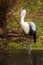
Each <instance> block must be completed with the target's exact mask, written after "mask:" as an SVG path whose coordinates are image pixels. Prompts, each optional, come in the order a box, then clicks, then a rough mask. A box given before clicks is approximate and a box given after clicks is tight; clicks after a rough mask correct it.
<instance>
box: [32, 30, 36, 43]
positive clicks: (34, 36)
mask: <svg viewBox="0 0 43 65" xmlns="http://www.w3.org/2000/svg"><path fill="white" fill-rule="evenodd" d="M33 39H34V43H36V31H34V35H33Z"/></svg>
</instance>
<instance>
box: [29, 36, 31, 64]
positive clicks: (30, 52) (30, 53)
mask: <svg viewBox="0 0 43 65" xmlns="http://www.w3.org/2000/svg"><path fill="white" fill-rule="evenodd" d="M29 59H30V63H31V64H32V59H31V37H30V40H29Z"/></svg>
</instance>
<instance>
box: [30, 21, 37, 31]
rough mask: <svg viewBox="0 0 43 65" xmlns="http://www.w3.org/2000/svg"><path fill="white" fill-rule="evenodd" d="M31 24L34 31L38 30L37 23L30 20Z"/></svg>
mask: <svg viewBox="0 0 43 65" xmlns="http://www.w3.org/2000/svg"><path fill="white" fill-rule="evenodd" d="M29 25H30V26H31V28H32V30H33V31H36V25H35V23H34V22H29Z"/></svg>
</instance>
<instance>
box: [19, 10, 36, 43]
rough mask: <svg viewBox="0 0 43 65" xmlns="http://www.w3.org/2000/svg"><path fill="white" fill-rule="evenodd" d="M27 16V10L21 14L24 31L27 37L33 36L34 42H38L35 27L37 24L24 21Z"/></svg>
mask: <svg viewBox="0 0 43 65" xmlns="http://www.w3.org/2000/svg"><path fill="white" fill-rule="evenodd" d="M25 14H26V10H23V11H22V12H21V21H20V24H21V27H22V30H23V32H24V33H25V34H26V35H30V36H33V38H34V42H36V26H35V23H34V22H25V21H24V17H25Z"/></svg>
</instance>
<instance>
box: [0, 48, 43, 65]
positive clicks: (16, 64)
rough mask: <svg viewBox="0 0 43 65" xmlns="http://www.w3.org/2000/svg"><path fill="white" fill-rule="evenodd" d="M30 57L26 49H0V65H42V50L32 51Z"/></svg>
mask: <svg viewBox="0 0 43 65" xmlns="http://www.w3.org/2000/svg"><path fill="white" fill-rule="evenodd" d="M12 50H13V51H12ZM30 57H31V59H30ZM30 57H29V53H28V49H8V48H6V50H5V48H4V49H0V65H40V64H41V65H43V50H41V51H40V50H32V51H31V55H30ZM30 60H31V61H32V63H31V62H30Z"/></svg>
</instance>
